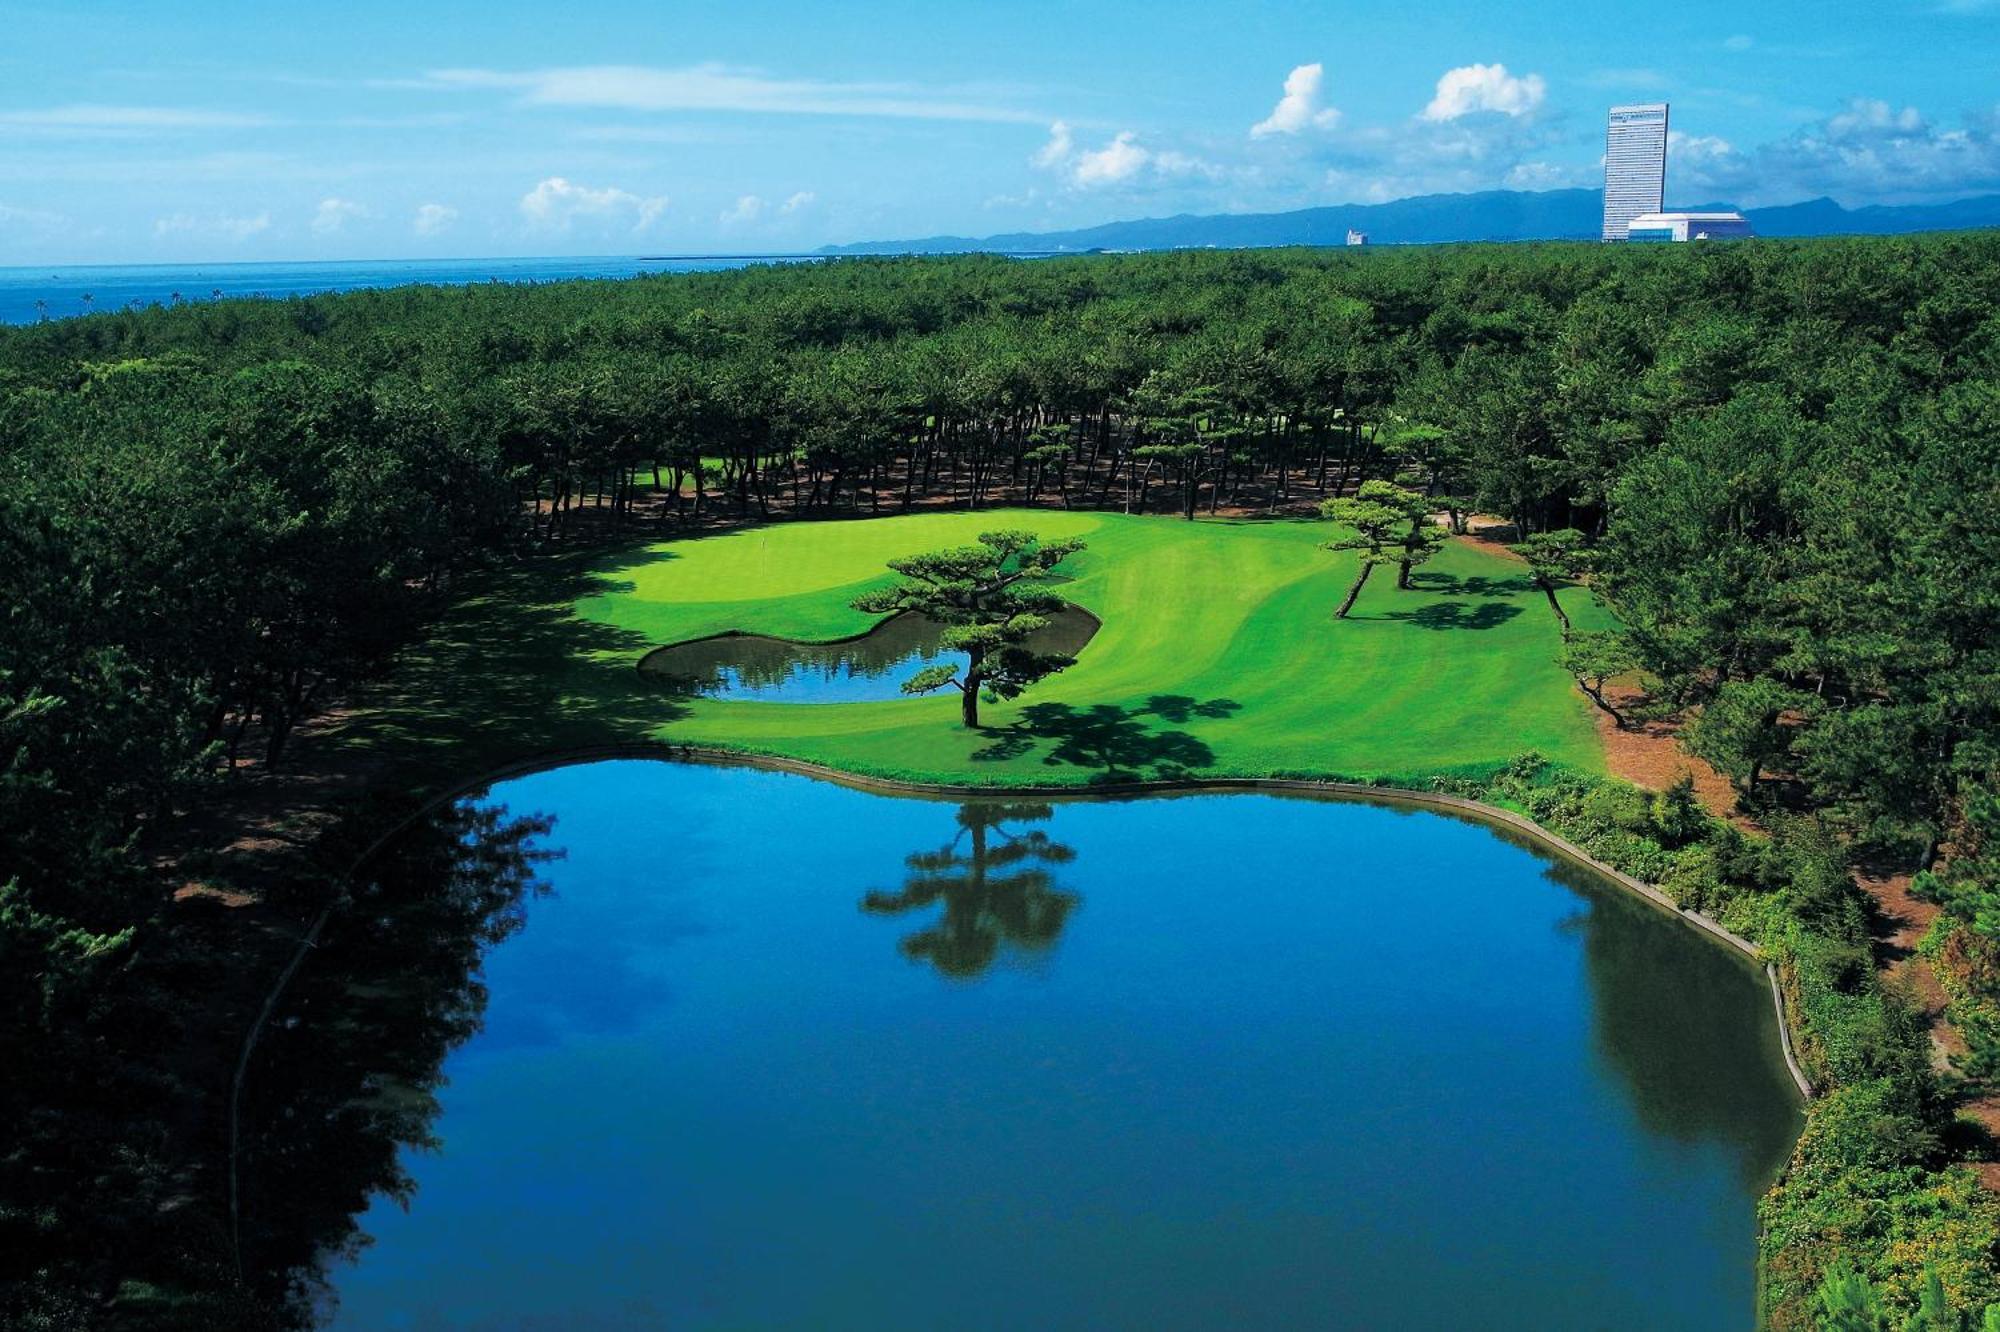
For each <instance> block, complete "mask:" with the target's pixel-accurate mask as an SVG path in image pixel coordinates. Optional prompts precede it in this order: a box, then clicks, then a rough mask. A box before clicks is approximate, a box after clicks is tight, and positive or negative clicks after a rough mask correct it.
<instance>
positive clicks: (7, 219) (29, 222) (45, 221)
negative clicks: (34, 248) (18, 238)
mask: <svg viewBox="0 0 2000 1332" xmlns="http://www.w3.org/2000/svg"><path fill="white" fill-rule="evenodd" d="M68 220H69V219H68V218H66V217H64V216H63V215H62V214H61V213H51V212H49V211H48V210H47V209H42V208H19V207H16V206H14V205H12V204H4V203H0V226H6V227H33V228H35V229H36V230H38V231H39V230H47V229H50V228H53V227H59V226H61V225H63V224H64V223H65V222H67V221H68Z"/></svg>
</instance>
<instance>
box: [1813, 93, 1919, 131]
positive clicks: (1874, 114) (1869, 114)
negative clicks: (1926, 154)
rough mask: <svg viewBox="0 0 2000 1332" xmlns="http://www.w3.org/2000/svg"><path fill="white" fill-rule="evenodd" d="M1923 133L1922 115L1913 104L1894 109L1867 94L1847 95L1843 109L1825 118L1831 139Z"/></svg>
mask: <svg viewBox="0 0 2000 1332" xmlns="http://www.w3.org/2000/svg"><path fill="white" fill-rule="evenodd" d="M1924 132H1925V126H1924V118H1923V116H1922V114H1921V113H1919V112H1918V110H1917V108H1915V107H1914V106H1906V107H1904V108H1903V109H1902V110H1901V111H1898V110H1896V109H1895V108H1894V107H1892V106H1890V105H1889V104H1888V103H1887V102H1884V101H1879V100H1876V99H1874V98H1870V97H1855V98H1851V99H1850V100H1849V101H1848V103H1847V109H1846V110H1845V111H1842V112H1840V113H1839V114H1837V115H1834V116H1831V117H1829V118H1828V119H1827V121H1826V135H1827V137H1828V138H1831V139H1857V138H1866V137H1870V136H1876V135H1882V134H1891V135H1908V134H1921V133H1924Z"/></svg>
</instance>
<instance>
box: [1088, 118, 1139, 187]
mask: <svg viewBox="0 0 2000 1332" xmlns="http://www.w3.org/2000/svg"><path fill="white" fill-rule="evenodd" d="M1152 156H1153V155H1152V154H1151V153H1150V152H1148V151H1147V150H1146V149H1144V148H1141V147H1140V146H1139V143H1138V138H1137V136H1135V135H1134V134H1133V133H1132V131H1131V130H1120V131H1119V133H1118V136H1117V137H1116V138H1114V139H1113V140H1112V141H1111V142H1110V143H1107V144H1105V145H1104V146H1103V147H1102V148H1098V149H1095V150H1093V151H1085V152H1080V153H1078V154H1077V155H1076V163H1075V165H1074V166H1073V167H1072V168H1071V169H1070V179H1071V180H1073V181H1075V182H1076V183H1077V184H1078V185H1083V186H1090V185H1115V184H1117V183H1118V182H1119V181H1122V180H1130V179H1132V177H1134V176H1136V175H1138V174H1139V172H1140V171H1141V170H1142V169H1143V168H1144V167H1145V165H1146V163H1147V162H1148V161H1150V160H1152Z"/></svg>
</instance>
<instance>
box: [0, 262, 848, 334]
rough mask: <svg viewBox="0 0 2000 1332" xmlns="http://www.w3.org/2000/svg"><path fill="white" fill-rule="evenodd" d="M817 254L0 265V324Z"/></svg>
mask: <svg viewBox="0 0 2000 1332" xmlns="http://www.w3.org/2000/svg"><path fill="white" fill-rule="evenodd" d="M820 257H821V256H817V255H716V256H704V257H688V258H658V259H652V258H640V257H636V256H619V257H613V258H599V259H379V260H377V259H357V260H347V261H342V262H338V263H289V264H287V263H263V264H126V265H116V264H87V265H77V266H73V267H46V268H0V324H32V323H35V322H37V321H39V320H42V319H66V318H69V317H71V316H74V315H83V314H90V313H102V312H104V311H108V310H122V309H126V308H128V307H139V308H143V307H145V306H149V305H169V304H172V303H173V302H174V300H175V298H176V297H178V298H179V299H181V300H186V301H206V300H214V299H217V298H221V297H240V296H255V297H265V298H268V299H273V300H282V299H283V298H285V297H287V296H307V295H312V294H314V293H316V292H322V291H355V290H359V289H363V288H372V287H402V286H408V285H410V284H411V283H429V284H433V285H436V286H461V285H464V284H466V283H472V282H555V281H562V280H565V279H569V278H628V277H637V276H639V275H640V274H642V273H696V272H712V271H714V270H717V269H724V268H742V267H745V266H746V265H749V264H759V263H773V264H778V263H807V262H811V261H813V260H815V259H817V258H820Z"/></svg>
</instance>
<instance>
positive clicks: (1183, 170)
mask: <svg viewBox="0 0 2000 1332" xmlns="http://www.w3.org/2000/svg"><path fill="white" fill-rule="evenodd" d="M1030 160H1031V161H1032V162H1033V163H1034V165H1036V166H1038V167H1040V168H1041V169H1042V170H1044V171H1052V172H1055V173H1056V174H1057V175H1059V176H1061V177H1062V178H1063V180H1064V181H1065V183H1066V184H1068V185H1069V187H1070V188H1072V189H1078V190H1089V189H1099V188H1103V187H1106V186H1133V185H1138V184H1141V183H1160V182H1165V181H1168V180H1172V179H1176V178H1180V179H1185V178H1187V177H1191V176H1201V177H1206V178H1209V179H1214V178H1216V177H1219V176H1221V175H1222V174H1223V172H1222V169H1221V168H1220V167H1218V166H1216V165H1215V164H1214V163H1212V162H1209V161H1205V160H1204V159H1202V158H1199V157H1196V156H1194V155H1193V154H1191V153H1185V152H1181V151H1179V150H1178V149H1173V148H1160V149H1154V148H1148V147H1146V146H1145V145H1144V144H1142V143H1140V142H1139V136H1138V135H1137V134H1135V133H1134V132H1133V131H1131V130H1120V131H1119V132H1118V133H1117V134H1115V135H1113V136H1112V139H1111V141H1110V142H1109V143H1107V144H1105V145H1104V146H1103V147H1101V148H1083V147H1080V146H1079V145H1078V144H1077V142H1076V137H1075V135H1074V134H1072V133H1071V131H1070V128H1069V126H1068V125H1066V124H1064V123H1063V122H1062V121H1060V120H1058V121H1057V122H1056V123H1055V124H1053V125H1051V126H1050V127H1049V139H1048V142H1047V143H1045V144H1043V145H1042V146H1041V148H1040V149H1039V150H1037V151H1036V153H1035V155H1034V157H1033V158H1032V159H1030Z"/></svg>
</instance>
